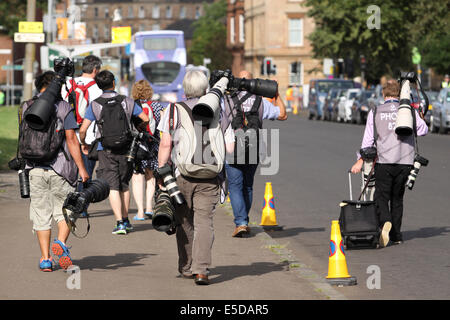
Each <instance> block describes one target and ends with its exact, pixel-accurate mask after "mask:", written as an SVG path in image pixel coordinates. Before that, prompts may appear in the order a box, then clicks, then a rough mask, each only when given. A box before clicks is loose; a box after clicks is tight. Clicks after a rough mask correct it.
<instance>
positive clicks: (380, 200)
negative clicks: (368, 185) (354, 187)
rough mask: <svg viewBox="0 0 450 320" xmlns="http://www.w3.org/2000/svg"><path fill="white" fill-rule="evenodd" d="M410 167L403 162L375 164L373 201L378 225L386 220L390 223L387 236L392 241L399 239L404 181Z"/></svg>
mask: <svg viewBox="0 0 450 320" xmlns="http://www.w3.org/2000/svg"><path fill="white" fill-rule="evenodd" d="M411 169H412V166H411V165H405V164H379V163H377V164H376V165H375V196H374V199H375V202H376V204H377V213H378V216H379V219H380V227H382V226H383V225H384V223H385V222H386V221H389V222H391V223H392V229H391V232H390V233H389V238H390V239H391V240H392V241H401V240H403V239H402V234H401V232H400V228H401V226H402V217H403V196H404V195H405V188H406V186H405V183H406V181H407V179H408V175H409V173H410V171H411Z"/></svg>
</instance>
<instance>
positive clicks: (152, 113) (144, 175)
mask: <svg viewBox="0 0 450 320" xmlns="http://www.w3.org/2000/svg"><path fill="white" fill-rule="evenodd" d="M131 95H132V97H133V99H134V101H135V102H136V103H137V104H138V105H140V106H141V107H142V110H143V111H144V112H145V114H146V115H147V116H148V117H149V124H148V125H147V132H148V133H149V134H150V135H152V136H155V137H157V138H159V130H158V129H157V127H158V125H159V120H160V118H161V112H162V110H163V107H162V106H161V104H160V103H159V102H158V101H151V98H152V96H153V89H152V87H151V86H150V83H148V81H145V80H139V81H138V82H136V83H135V84H134V85H133V87H132V89H131ZM145 147H146V149H147V151H148V152H149V158H148V159H144V160H142V161H140V162H138V163H137V164H136V167H135V170H134V173H133V177H132V178H131V179H132V180H131V181H132V182H131V184H132V187H133V196H134V201H135V202H136V205H137V208H138V212H137V214H136V215H135V216H134V217H133V220H137V221H143V220H145V217H146V216H147V217H149V218H151V217H152V215H153V203H152V202H153V197H154V195H155V176H154V174H153V173H154V171H155V170H156V169H158V148H159V143H158V142H156V141H154V140H152V141H146V146H145ZM144 190H146V192H145V195H146V201H145V209H146V210H145V211H144Z"/></svg>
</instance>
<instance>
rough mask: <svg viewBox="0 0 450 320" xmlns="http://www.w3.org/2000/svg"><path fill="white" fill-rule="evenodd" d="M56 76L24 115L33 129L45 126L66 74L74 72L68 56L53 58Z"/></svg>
mask: <svg viewBox="0 0 450 320" xmlns="http://www.w3.org/2000/svg"><path fill="white" fill-rule="evenodd" d="M54 66H55V67H54V69H55V72H56V76H55V78H54V79H53V81H52V82H51V83H50V84H49V85H48V87H47V89H45V91H44V92H43V93H42V95H40V96H39V98H38V99H36V101H35V102H34V103H33V104H32V105H31V107H30V108H29V109H28V110H27V113H26V114H25V116H24V119H25V121H26V122H27V123H28V125H29V127H30V128H32V129H34V130H43V129H44V128H46V127H47V124H48V122H49V119H50V117H51V115H52V113H53V111H54V105H55V103H56V102H57V101H58V100H61V99H62V98H61V87H62V84H63V83H64V82H65V80H66V77H67V76H72V77H73V73H74V70H75V68H74V63H73V61H71V60H70V59H69V58H58V59H55V60H54Z"/></svg>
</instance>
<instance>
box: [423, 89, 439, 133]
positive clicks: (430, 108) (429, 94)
mask: <svg viewBox="0 0 450 320" xmlns="http://www.w3.org/2000/svg"><path fill="white" fill-rule="evenodd" d="M425 94H426V95H427V97H428V103H429V106H428V112H427V114H426V115H425V122H426V123H427V125H428V126H431V119H432V115H431V114H432V113H433V104H434V103H435V102H436V100H437V97H438V95H439V91H425ZM421 103H422V104H425V100H424V99H423V98H422V99H421Z"/></svg>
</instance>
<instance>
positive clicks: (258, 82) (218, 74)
mask: <svg viewBox="0 0 450 320" xmlns="http://www.w3.org/2000/svg"><path fill="white" fill-rule="evenodd" d="M223 77H226V78H228V87H227V90H228V91H237V90H239V91H248V92H250V93H253V94H255V95H258V96H263V97H267V98H273V97H275V96H276V95H277V93H278V83H277V82H276V81H274V80H266V79H245V78H236V77H234V76H233V74H232V73H231V71H230V70H225V71H223V70H214V71H213V72H212V73H211V77H210V80H209V84H210V86H211V88H212V87H214V85H215V84H216V83H217V81H219V80H220V79H221V78H223Z"/></svg>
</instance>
